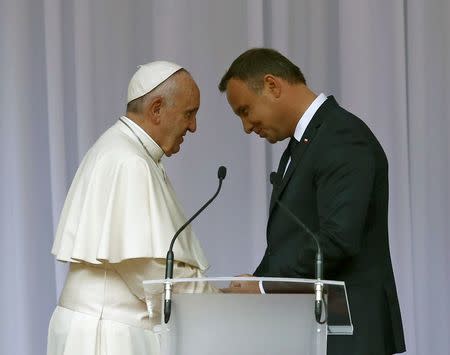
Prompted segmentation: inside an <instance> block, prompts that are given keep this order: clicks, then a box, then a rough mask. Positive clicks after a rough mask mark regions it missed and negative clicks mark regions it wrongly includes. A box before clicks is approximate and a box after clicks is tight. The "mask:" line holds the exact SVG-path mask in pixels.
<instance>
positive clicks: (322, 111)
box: [269, 96, 337, 217]
mask: <svg viewBox="0 0 450 355" xmlns="http://www.w3.org/2000/svg"><path fill="white" fill-rule="evenodd" d="M334 105H337V103H336V101H335V99H334V97H332V96H330V97H329V98H328V99H327V100H326V101H325V102H324V103H323V104H322V106H321V107H319V109H318V110H317V112H316V113H315V114H314V116H313V118H312V120H311V122H310V123H309V125H308V127H307V128H306V131H305V133H304V134H303V136H302V138H301V140H300V142H299V144H297V147H296V148H295V151H294V153H293V154H292V157H291V162H290V163H289V167H288V169H287V171H286V174H284V176H283V179H282V180H281V182H280V183H279V184H278V185H277V186H275V187H274V188H273V190H272V195H271V197H270V210H269V217H270V215H271V214H272V211H273V209H274V207H275V202H276V201H277V200H278V199H279V198H280V196H281V194H282V193H283V191H284V189H285V188H286V185H287V183H288V182H289V180H290V179H291V177H292V175H293V173H294V171H295V170H296V169H297V167H298V166H299V164H300V162H301V160H302V158H303V157H304V155H305V153H306V151H307V150H308V147H309V146H310V145H311V144H312V143H313V141H314V138H315V137H316V135H317V132H318V129H319V127H320V126H321V125H322V122H323V121H324V119H325V117H326V116H327V113H328V111H329V109H330V108H331V107H333V106H334ZM285 153H286V152H285ZM285 153H283V155H282V159H283V157H284V155H285ZM280 165H281V163H280ZM282 174H283V172H281V173H280V171H278V173H277V175H278V176H282Z"/></svg>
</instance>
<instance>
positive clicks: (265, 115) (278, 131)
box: [227, 79, 288, 143]
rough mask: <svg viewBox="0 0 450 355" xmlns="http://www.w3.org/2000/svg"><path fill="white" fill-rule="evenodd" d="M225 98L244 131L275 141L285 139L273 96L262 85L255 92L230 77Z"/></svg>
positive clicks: (284, 128) (240, 81)
mask: <svg viewBox="0 0 450 355" xmlns="http://www.w3.org/2000/svg"><path fill="white" fill-rule="evenodd" d="M227 99H228V103H229V104H230V106H231V108H232V109H233V111H234V113H235V114H236V115H237V116H239V118H240V119H241V121H242V126H243V128H244V131H245V132H246V133H248V134H250V133H252V132H255V133H256V134H257V135H259V136H260V137H261V138H265V139H267V140H268V141H269V142H270V143H275V142H278V141H280V140H283V139H285V138H286V137H287V136H288V134H287V133H286V132H284V131H285V130H286V127H284V125H283V119H282V117H279V116H280V111H279V110H278V109H277V105H276V103H275V101H274V98H273V96H272V95H271V94H270V92H269V91H268V90H267V89H266V87H264V88H263V89H262V91H261V93H257V92H255V91H254V90H253V89H251V88H249V87H248V85H247V84H246V83H245V82H244V81H242V80H239V79H230V81H229V82H228V85H227Z"/></svg>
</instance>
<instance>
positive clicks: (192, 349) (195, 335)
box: [144, 278, 353, 355]
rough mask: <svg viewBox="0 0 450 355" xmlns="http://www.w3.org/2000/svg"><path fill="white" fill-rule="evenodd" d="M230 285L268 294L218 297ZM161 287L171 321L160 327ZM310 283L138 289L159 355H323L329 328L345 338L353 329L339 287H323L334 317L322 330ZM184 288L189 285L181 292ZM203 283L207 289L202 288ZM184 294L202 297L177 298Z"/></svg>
mask: <svg viewBox="0 0 450 355" xmlns="http://www.w3.org/2000/svg"><path fill="white" fill-rule="evenodd" d="M232 280H240V281H254V282H259V281H262V284H263V286H264V289H265V290H266V291H267V292H269V293H267V294H263V295H261V294H247V293H242V294H235V293H221V289H226V288H227V287H228V284H229V282H230V281H232ZM167 282H170V283H171V284H172V287H173V294H172V313H171V318H170V321H169V322H168V323H167V324H165V323H164V321H163V319H162V314H163V312H162V304H163V303H162V301H163V291H164V285H165V284H166V283H167ZM314 282H315V280H303V279H275V278H261V279H256V278H208V279H175V280H152V281H145V282H144V289H145V292H146V297H147V305H148V306H149V314H150V319H151V323H152V324H154V329H153V331H154V332H155V333H157V334H158V336H159V339H160V342H161V353H162V354H163V355H172V354H177V355H184V354H196V355H203V354H218V355H220V354H227V355H228V354H236V355H240V354H278V353H279V354H287V355H289V354H311V355H315V354H318V355H319V354H320V355H325V354H326V339H327V335H330V333H331V331H330V329H333V327H334V332H337V334H351V333H352V330H353V328H352V326H351V318H350V315H349V313H348V305H347V298H346V294H345V285H343V283H339V282H338V283H336V282H335V283H333V282H331V283H330V282H327V281H324V287H325V297H326V299H328V302H329V305H330V309H333V312H335V313H333V314H329V315H328V324H327V323H325V324H319V323H317V322H316V320H315V316H314V293H313V289H314ZM188 283H194V284H190V287H186V286H187V285H188ZM206 283H208V284H209V286H210V287H205V286H206V285H207V284H206ZM185 289H190V290H193V292H197V291H200V290H201V291H200V292H203V293H183V291H182V290H185ZM205 291H206V292H205ZM341 297H343V298H344V299H343V300H340V298H341ZM338 299H339V300H338ZM337 300H338V301H337ZM324 316H325V314H324ZM330 321H331V322H330ZM336 322H337V323H336Z"/></svg>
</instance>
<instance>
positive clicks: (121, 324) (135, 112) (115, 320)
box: [47, 61, 214, 355]
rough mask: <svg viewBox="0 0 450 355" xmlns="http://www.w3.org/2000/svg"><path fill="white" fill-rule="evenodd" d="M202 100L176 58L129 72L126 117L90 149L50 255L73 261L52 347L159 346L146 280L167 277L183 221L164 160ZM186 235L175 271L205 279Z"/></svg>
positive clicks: (134, 349) (198, 252)
mask: <svg viewBox="0 0 450 355" xmlns="http://www.w3.org/2000/svg"><path fill="white" fill-rule="evenodd" d="M199 105H200V92H199V89H198V87H197V85H196V83H195V82H194V80H193V79H192V77H191V75H190V74H189V73H188V72H187V71H186V70H185V69H183V68H182V67H180V66H179V65H176V64H174V63H169V62H163V61H158V62H152V63H148V64H145V65H142V66H140V67H139V69H138V70H137V71H136V73H135V74H134V75H133V77H132V78H131V80H130V83H129V86H128V104H127V113H126V116H122V117H120V118H119V119H118V121H117V122H116V123H115V124H114V125H113V126H112V127H111V128H109V129H108V130H107V131H106V132H105V133H104V134H103V135H102V136H101V137H100V138H99V139H98V140H97V142H96V143H95V144H94V145H93V146H92V148H91V149H90V150H89V151H88V152H87V154H86V156H85V157H84V159H83V161H82V162H81V165H80V167H79V168H78V171H77V173H76V175H75V178H74V180H73V182H72V185H71V187H70V190H69V193H68V195H67V198H66V201H65V204H64V208H63V210H62V213H61V217H60V221H59V225H58V229H57V232H56V237H55V241H54V244H53V249H52V254H54V255H55V256H56V258H57V260H60V261H63V262H69V263H70V269H69V273H68V275H67V279H66V282H65V285H64V289H63V290H62V293H61V296H60V299H59V302H58V305H57V307H56V309H55V311H54V313H53V315H52V318H51V320H50V325H49V332H48V347H47V354H48V355H62V354H64V355H79V354H83V355H106V354H107V355H115V354H117V355H119V354H120V355H123V354H132V355H135V354H142V355H144V354H146V355H148V354H158V353H159V340H158V336H157V335H155V334H154V333H153V332H152V327H153V326H154V325H155V324H154V321H152V319H153V318H152V319H150V318H149V317H148V312H147V305H146V303H145V298H144V290H143V286H142V281H143V280H145V279H159V278H164V266H165V264H164V259H165V255H166V252H167V248H168V246H169V244H170V240H171V238H172V236H173V235H174V234H175V232H176V231H177V229H178V228H179V227H180V226H181V225H182V224H183V223H184V222H185V221H186V219H185V217H184V215H183V212H182V209H181V207H180V205H179V203H178V201H177V199H176V197H175V194H174V191H173V189H172V186H171V184H170V181H169V179H168V177H167V175H166V173H165V171H164V167H163V165H162V162H161V158H162V157H163V155H166V156H170V155H172V154H174V153H177V152H178V151H179V150H180V145H181V144H182V142H183V137H184V136H185V134H186V133H187V132H188V131H189V132H195V129H196V114H197V110H198V108H199ZM183 234H184V235H183ZM183 234H182V235H180V238H179V239H178V240H177V242H176V243H175V247H174V254H175V258H176V262H175V270H174V277H201V276H202V274H203V272H204V270H205V269H206V268H207V266H208V265H207V260H206V259H205V256H204V254H203V251H202V249H201V247H200V245H199V242H198V240H197V239H196V237H195V236H194V235H193V233H192V231H191V230H190V228H187V229H186V230H185V231H184V232H183ZM185 288H187V290H185V291H187V292H205V291H214V290H207V288H210V286H208V285H203V286H194V285H186V286H185ZM159 306H160V305H159V304H157V305H156V306H155V309H154V312H156V313H158V312H160V310H159ZM149 307H151V305H149Z"/></svg>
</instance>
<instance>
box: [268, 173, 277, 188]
mask: <svg viewBox="0 0 450 355" xmlns="http://www.w3.org/2000/svg"><path fill="white" fill-rule="evenodd" d="M270 183H271V184H272V185H274V186H276V185H278V174H277V173H276V172H275V171H272V172H271V173H270Z"/></svg>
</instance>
